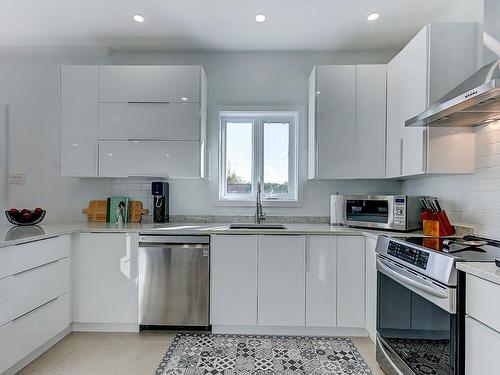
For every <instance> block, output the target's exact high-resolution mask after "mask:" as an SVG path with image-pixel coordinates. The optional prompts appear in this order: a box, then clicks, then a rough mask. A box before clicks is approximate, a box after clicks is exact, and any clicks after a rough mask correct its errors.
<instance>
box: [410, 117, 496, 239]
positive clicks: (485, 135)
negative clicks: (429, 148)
mask: <svg viewBox="0 0 500 375" xmlns="http://www.w3.org/2000/svg"><path fill="white" fill-rule="evenodd" d="M403 190H404V191H405V193H406V194H408V195H434V196H437V197H438V198H439V200H440V202H441V205H442V206H443V208H444V209H445V210H446V211H447V213H448V216H449V217H450V219H451V220H452V222H454V223H455V224H463V225H468V226H473V227H474V229H475V231H476V233H477V234H480V235H484V236H489V237H493V238H500V121H497V122H496V123H493V124H489V125H486V126H482V127H479V128H477V129H476V170H475V173H474V174H470V175H456V176H441V177H424V178H419V179H412V180H408V181H405V182H404V183H403Z"/></svg>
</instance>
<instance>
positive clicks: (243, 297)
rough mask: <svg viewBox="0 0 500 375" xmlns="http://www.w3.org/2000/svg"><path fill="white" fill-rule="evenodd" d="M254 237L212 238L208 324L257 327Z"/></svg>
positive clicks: (255, 244)
mask: <svg viewBox="0 0 500 375" xmlns="http://www.w3.org/2000/svg"><path fill="white" fill-rule="evenodd" d="M257 238H258V237H257V236H212V238H211V260H210V278H211V280H210V288H211V296H210V298H211V312H210V316H211V324H213V325H242V326H254V325H256V324H257Z"/></svg>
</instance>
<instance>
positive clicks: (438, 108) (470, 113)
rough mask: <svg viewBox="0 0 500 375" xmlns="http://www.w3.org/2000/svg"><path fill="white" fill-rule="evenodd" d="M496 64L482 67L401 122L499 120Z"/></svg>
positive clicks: (456, 123)
mask: <svg viewBox="0 0 500 375" xmlns="http://www.w3.org/2000/svg"><path fill="white" fill-rule="evenodd" d="M499 65H500V60H498V61H495V62H493V63H491V64H488V65H486V66H484V67H482V68H481V69H479V70H478V71H477V72H476V73H474V74H473V75H472V76H471V77H469V78H468V79H466V80H465V81H464V82H462V83H461V84H460V85H458V86H457V87H456V88H454V89H453V90H452V91H450V92H449V93H448V94H446V95H445V96H443V97H442V98H441V99H439V100H438V101H437V102H436V103H434V104H433V105H431V106H430V107H429V108H428V109H427V110H425V111H424V112H422V113H421V114H419V115H418V116H415V117H413V118H411V119H409V120H407V121H406V122H405V126H412V127H413V126H434V127H472V126H478V125H483V124H487V123H489V122H493V121H496V120H500V69H499Z"/></svg>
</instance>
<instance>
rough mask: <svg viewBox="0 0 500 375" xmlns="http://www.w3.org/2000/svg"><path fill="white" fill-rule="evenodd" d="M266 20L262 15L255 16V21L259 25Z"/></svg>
mask: <svg viewBox="0 0 500 375" xmlns="http://www.w3.org/2000/svg"><path fill="white" fill-rule="evenodd" d="M265 20H266V16H265V15H263V14H257V15H256V16H255V21H257V22H259V23H262V22H264V21H265Z"/></svg>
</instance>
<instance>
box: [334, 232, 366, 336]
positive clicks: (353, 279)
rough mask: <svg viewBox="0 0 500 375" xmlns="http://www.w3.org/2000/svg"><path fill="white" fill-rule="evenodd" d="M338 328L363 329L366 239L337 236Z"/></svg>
mask: <svg viewBox="0 0 500 375" xmlns="http://www.w3.org/2000/svg"><path fill="white" fill-rule="evenodd" d="M337 326H339V327H353V328H354V327H356V328H364V327H365V238H364V237H363V236H338V243H337Z"/></svg>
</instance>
